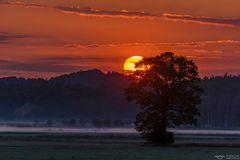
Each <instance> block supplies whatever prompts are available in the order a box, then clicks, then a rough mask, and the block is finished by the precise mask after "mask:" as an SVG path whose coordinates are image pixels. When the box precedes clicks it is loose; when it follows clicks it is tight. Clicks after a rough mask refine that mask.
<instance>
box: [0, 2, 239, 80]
mask: <svg viewBox="0 0 240 160" xmlns="http://www.w3.org/2000/svg"><path fill="white" fill-rule="evenodd" d="M203 1H204V2H201V3H200V1H192V0H186V1H184V2H180V1H179V2H178V1H174V2H173V1H167V0H150V1H149V0H142V1H137V0H132V1H131V2H124V3H123V2H122V1H120V0H116V1H115V2H114V3H113V2H112V1H110V0H103V1H84V0H72V1H71V2H69V1H66V0H53V1H51V2H49V1H46V0H31V2H30V1H28V0H18V1H16V0H4V1H1V2H0V21H1V22H2V23H0V53H1V54H0V77H6V76H22V77H52V76H56V75H60V74H64V73H69V72H76V71H79V70H87V69H94V68H97V69H100V70H102V71H104V72H107V71H117V72H123V67H122V65H123V63H124V61H125V60H126V59H127V58H128V57H131V56H133V55H134V54H133V53H137V54H138V55H142V56H144V57H149V56H156V55H158V54H160V53H163V52H166V51H171V52H174V53H175V54H177V55H183V56H186V57H187V58H189V59H192V60H193V61H194V62H195V63H196V64H197V66H198V67H199V71H200V75H201V76H205V75H207V76H209V75H219V74H221V75H223V74H224V73H226V72H228V73H229V74H240V63H239V62H240V38H239V37H240V14H239V7H238V6H240V1H238V0H230V1H229V0H222V1H221V2H219V1H218V0H212V1H209V0H203ZM230 2H231V3H230ZM223 6H224V7H223Z"/></svg>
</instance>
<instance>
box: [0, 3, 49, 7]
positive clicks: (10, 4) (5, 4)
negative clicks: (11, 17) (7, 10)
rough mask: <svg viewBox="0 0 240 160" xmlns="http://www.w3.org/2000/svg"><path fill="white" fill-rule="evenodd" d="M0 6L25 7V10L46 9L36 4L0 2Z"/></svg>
mask: <svg viewBox="0 0 240 160" xmlns="http://www.w3.org/2000/svg"><path fill="white" fill-rule="evenodd" d="M0 5H4V6H8V7H14V6H15V7H25V8H32V7H34V8H42V7H47V6H44V5H40V4H37V3H22V2H0Z"/></svg>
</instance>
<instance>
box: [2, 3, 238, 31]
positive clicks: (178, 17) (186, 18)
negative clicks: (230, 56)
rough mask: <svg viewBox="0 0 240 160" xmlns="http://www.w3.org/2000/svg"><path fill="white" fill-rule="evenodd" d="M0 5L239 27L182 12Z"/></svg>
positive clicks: (232, 20) (226, 20) (233, 20)
mask: <svg viewBox="0 0 240 160" xmlns="http://www.w3.org/2000/svg"><path fill="white" fill-rule="evenodd" d="M0 5H5V6H17V7H26V8H31V7H34V8H52V9H57V10H58V11H61V12H62V13H65V14H76V15H79V16H82V17H98V18H127V19H147V20H151V19H159V20H167V21H179V22H192V23H197V24H202V25H215V26H223V27H240V18H239V17H237V18H218V17H206V16H192V15H183V14H172V13H163V14H162V15H156V14H154V13H150V12H144V11H127V10H101V9H95V8H91V7H85V8H84V7H68V6H47V5H41V4H38V3H22V2H7V1H5V2H0Z"/></svg>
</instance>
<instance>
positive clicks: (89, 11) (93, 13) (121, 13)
mask: <svg viewBox="0 0 240 160" xmlns="http://www.w3.org/2000/svg"><path fill="white" fill-rule="evenodd" d="M55 8H56V9H59V10H61V11H62V12H63V13H67V14H76V15H79V16H87V17H99V18H105V17H108V18H128V19H155V18H159V17H158V16H156V15H154V14H151V13H147V12H139V11H135V12H132V11H127V10H112V11H111V10H98V9H93V8H89V7H87V8H73V7H55Z"/></svg>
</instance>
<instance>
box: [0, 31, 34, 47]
mask: <svg viewBox="0 0 240 160" xmlns="http://www.w3.org/2000/svg"><path fill="white" fill-rule="evenodd" d="M29 37H32V36H31V35H25V34H14V33H5V32H0V44H8V43H10V41H11V40H15V39H23V38H29Z"/></svg>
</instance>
